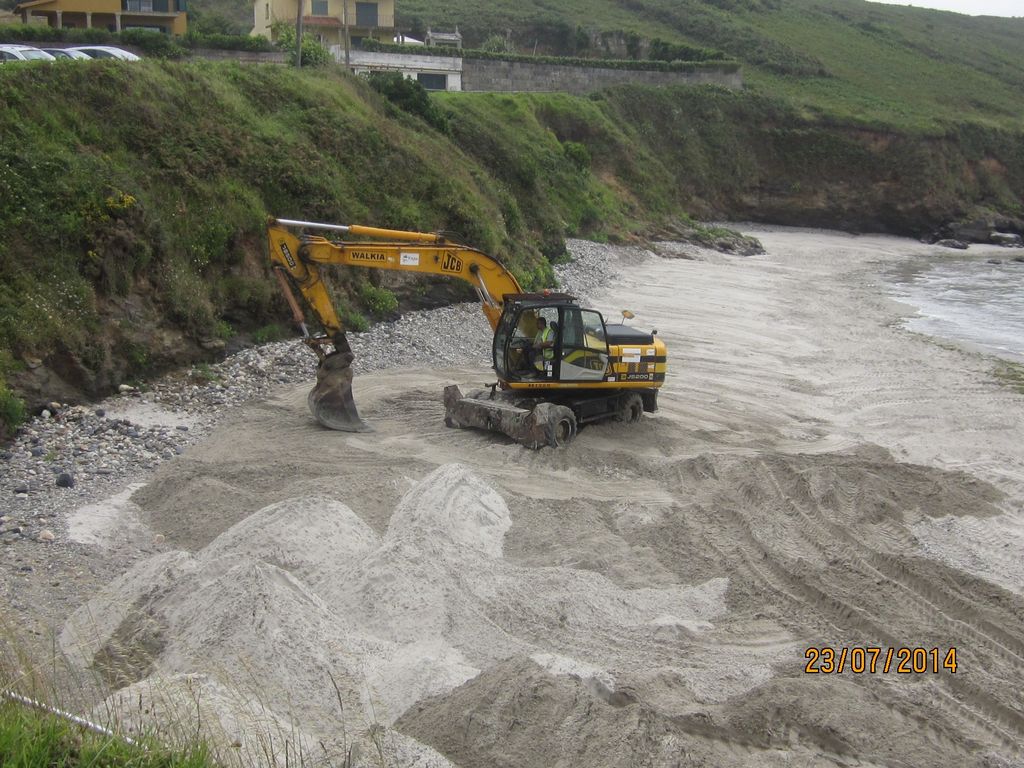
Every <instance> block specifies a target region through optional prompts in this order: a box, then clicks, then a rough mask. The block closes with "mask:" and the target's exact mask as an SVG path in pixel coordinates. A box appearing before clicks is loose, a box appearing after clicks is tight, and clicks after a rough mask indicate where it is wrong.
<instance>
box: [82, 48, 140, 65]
mask: <svg viewBox="0 0 1024 768" xmlns="http://www.w3.org/2000/svg"><path fill="white" fill-rule="evenodd" d="M64 50H65V51H81V52H82V53H84V54H85V55H86V56H88V57H89V58H92V59H121V60H122V61H138V60H139V57H138V56H136V55H135V54H134V53H131V52H129V51H125V50H122V49H121V48H115V47H114V46H112V45H77V46H75V47H74V48H65V49H64Z"/></svg>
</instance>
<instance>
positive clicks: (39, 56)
mask: <svg viewBox="0 0 1024 768" xmlns="http://www.w3.org/2000/svg"><path fill="white" fill-rule="evenodd" d="M54 60H55V59H54V58H53V56H51V55H50V54H48V53H47V52H46V51H41V50H39V49H38V48H33V47H32V46H31V45H11V44H4V45H0V63H7V62H8V61H54Z"/></svg>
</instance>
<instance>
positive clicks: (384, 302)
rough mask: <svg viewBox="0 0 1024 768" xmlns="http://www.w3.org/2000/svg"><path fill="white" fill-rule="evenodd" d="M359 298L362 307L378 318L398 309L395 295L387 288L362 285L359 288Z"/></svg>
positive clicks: (368, 284) (367, 284)
mask: <svg viewBox="0 0 1024 768" xmlns="http://www.w3.org/2000/svg"><path fill="white" fill-rule="evenodd" d="M359 298H360V300H361V301H362V302H363V305H364V306H365V307H366V308H367V309H368V310H370V312H372V313H373V314H375V315H377V316H378V317H379V316H382V315H388V314H391V313H392V312H394V311H395V310H396V309H398V299H397V298H395V294H393V293H392V292H391V291H389V290H388V289H387V288H378V287H377V286H375V285H371V284H370V283H364V284H363V285H362V286H361V287H360V288H359Z"/></svg>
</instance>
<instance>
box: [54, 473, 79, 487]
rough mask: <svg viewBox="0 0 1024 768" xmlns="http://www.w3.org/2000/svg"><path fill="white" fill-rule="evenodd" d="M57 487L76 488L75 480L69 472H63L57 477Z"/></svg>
mask: <svg viewBox="0 0 1024 768" xmlns="http://www.w3.org/2000/svg"><path fill="white" fill-rule="evenodd" d="M57 487H58V488H74V487H75V478H74V477H73V476H72V475H71V474H70V473H68V472H61V473H60V474H59V475H57Z"/></svg>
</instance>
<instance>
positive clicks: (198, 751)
mask: <svg viewBox="0 0 1024 768" xmlns="http://www.w3.org/2000/svg"><path fill="white" fill-rule="evenodd" d="M0 765H3V766H5V767H6V768H53V766H66V768H78V766H81V767H82V768H86V767H87V766H111V767H113V766H117V767H118V768H122V767H123V768H213V766H215V765H216V764H215V763H214V762H213V760H212V758H211V757H210V754H209V752H208V750H207V749H206V747H204V746H203V745H202V744H197V745H195V746H194V747H192V748H191V749H189V750H186V751H182V752H171V751H168V750H167V749H165V748H163V747H161V746H159V745H157V744H155V743H149V742H144V743H141V744H136V745H132V744H129V743H127V742H126V741H124V740H123V739H121V738H119V737H117V736H104V735H101V734H97V733H92V732H91V731H88V730H86V729H84V728H82V727H80V726H78V725H75V724H74V723H71V722H68V721H67V720H64V719H63V718H60V717H57V716H55V715H51V714H47V713H44V712H38V711H35V710H32V709H29V708H27V707H25V706H23V705H21V704H16V703H14V702H11V701H7V700H4V701H2V702H0Z"/></svg>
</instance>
